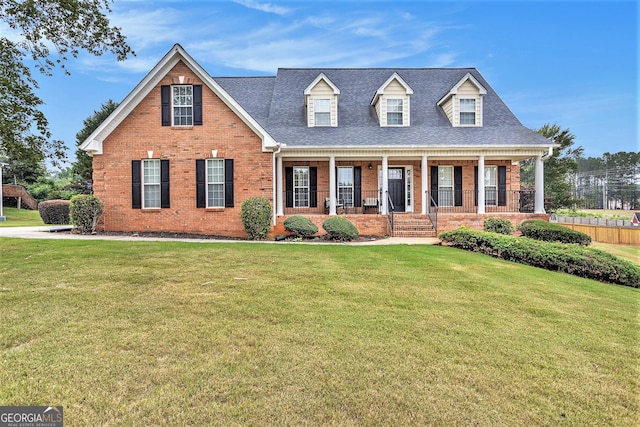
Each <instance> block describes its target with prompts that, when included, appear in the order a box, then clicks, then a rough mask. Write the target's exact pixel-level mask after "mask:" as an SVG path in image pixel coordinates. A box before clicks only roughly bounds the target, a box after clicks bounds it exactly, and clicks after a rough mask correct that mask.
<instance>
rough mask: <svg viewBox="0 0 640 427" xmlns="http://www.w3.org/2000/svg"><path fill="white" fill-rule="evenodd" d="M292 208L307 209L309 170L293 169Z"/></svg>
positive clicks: (302, 168)
mask: <svg viewBox="0 0 640 427" xmlns="http://www.w3.org/2000/svg"><path fill="white" fill-rule="evenodd" d="M293 207H295V208H308V207H309V168H308V167H294V168H293Z"/></svg>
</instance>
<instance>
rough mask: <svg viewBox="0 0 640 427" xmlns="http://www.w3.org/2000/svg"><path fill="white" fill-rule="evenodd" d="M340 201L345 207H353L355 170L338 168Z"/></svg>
mask: <svg viewBox="0 0 640 427" xmlns="http://www.w3.org/2000/svg"><path fill="white" fill-rule="evenodd" d="M338 201H339V202H342V204H343V206H345V207H352V206H353V168H352V167H339V168H338Z"/></svg>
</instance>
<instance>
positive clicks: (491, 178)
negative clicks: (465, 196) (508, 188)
mask: <svg viewBox="0 0 640 427" xmlns="http://www.w3.org/2000/svg"><path fill="white" fill-rule="evenodd" d="M484 204H485V205H487V206H496V205H497V204H498V167H497V166H485V168H484Z"/></svg>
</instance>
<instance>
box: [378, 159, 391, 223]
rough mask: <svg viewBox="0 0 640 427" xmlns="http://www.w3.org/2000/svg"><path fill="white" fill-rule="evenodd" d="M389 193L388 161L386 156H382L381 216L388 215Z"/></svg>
mask: <svg viewBox="0 0 640 427" xmlns="http://www.w3.org/2000/svg"><path fill="white" fill-rule="evenodd" d="M388 192H389V159H388V158H387V156H382V194H381V197H382V200H381V202H382V203H381V205H380V206H381V207H382V215H386V214H388V213H389V204H388V194H387V193H388Z"/></svg>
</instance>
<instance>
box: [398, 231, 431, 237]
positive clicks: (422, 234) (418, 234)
mask: <svg viewBox="0 0 640 427" xmlns="http://www.w3.org/2000/svg"><path fill="white" fill-rule="evenodd" d="M393 237H436V232H435V230H431V231H415V230H414V231H402V230H395V231H394V232H393Z"/></svg>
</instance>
